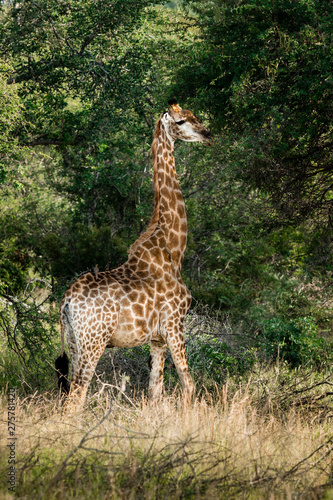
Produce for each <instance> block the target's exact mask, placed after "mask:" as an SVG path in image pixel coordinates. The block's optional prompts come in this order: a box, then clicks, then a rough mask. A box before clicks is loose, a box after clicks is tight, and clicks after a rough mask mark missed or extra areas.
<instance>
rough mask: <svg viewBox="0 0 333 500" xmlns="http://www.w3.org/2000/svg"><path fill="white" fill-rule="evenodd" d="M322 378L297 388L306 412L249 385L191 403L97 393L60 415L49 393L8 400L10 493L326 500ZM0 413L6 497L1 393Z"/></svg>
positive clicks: (332, 437)
mask: <svg viewBox="0 0 333 500" xmlns="http://www.w3.org/2000/svg"><path fill="white" fill-rule="evenodd" d="M266 376H267V377H268V378H269V373H268V372H267V373H266ZM270 378H271V379H272V378H274V377H273V376H272V373H270ZM308 382H309V380H308ZM324 382H325V381H324ZM324 382H323V383H322V384H319V385H317V386H316V388H315V389H316V392H315V393H314V392H313V391H314V388H312V389H309V387H311V386H309V385H308V386H307V390H305V394H306V396H305V395H304V394H303V395H302V397H307V398H308V399H307V405H306V407H305V406H304V405H299V404H295V405H293V404H290V405H289V407H288V408H287V407H285V408H282V409H281V407H279V405H278V404H277V403H276V404H275V406H274V409H272V405H271V404H270V405H267V404H266V403H265V404H263V403H262V400H261V402H260V401H259V399H258V396H257V392H258V391H257V385H258V384H257V380H252V382H249V383H247V384H245V383H244V385H243V386H239V387H238V388H237V389H236V388H235V387H232V389H231V388H228V386H227V385H226V386H224V387H223V388H222V390H221V391H216V394H215V395H214V398H213V397H212V396H210V395H209V394H206V395H204V396H202V397H201V398H198V399H196V400H195V401H194V403H193V404H192V405H191V406H184V404H183V403H182V400H181V397H180V396H179V395H177V394H174V395H173V396H169V397H165V398H164V399H163V401H161V402H159V403H149V402H147V400H146V399H145V398H142V399H137V400H130V399H129V398H127V397H126V396H125V395H124V394H122V392H121V391H120V390H118V389H115V388H113V391H112V393H110V391H109V390H106V389H105V390H103V391H100V392H99V394H98V395H96V394H95V396H93V397H91V398H90V400H89V402H88V405H87V408H86V409H85V410H83V411H82V412H81V413H80V414H77V415H75V416H66V415H62V413H61V407H60V405H59V401H58V400H57V399H56V397H55V396H54V395H53V396H52V395H43V396H40V395H37V394H36V395H34V396H31V397H29V398H25V399H19V398H17V401H16V403H17V404H16V411H15V413H16V419H17V430H16V437H17V442H16V465H15V466H16V492H15V494H14V495H15V497H18V498H48V499H53V498H57V499H58V498H59V499H60V498H72V497H73V498H74V497H77V498H94V499H96V498H98V499H99V498H115V499H118V498H119V499H131V498H133V499H141V498H142V499H146V498H147V499H166V498H207V499H208V498H209V499H211V498H226V499H232V498H251V499H252V498H260V499H261V498H267V499H268V498H269V499H274V498H290V499H292V498H301V499H306V498H309V499H310V498H311V499H317V498H326V499H332V498H333V483H332V477H333V464H332V457H333V430H332V422H331V419H332V412H331V408H330V406H329V404H326V410H327V411H326V413H323V404H322V403H323V399H324V398H323V397H322V398H321V397H320V395H324V396H325V397H326V396H327V385H326V383H327V384H329V387H330V382H329V381H327V379H326V383H324ZM311 383H312V382H311ZM312 385H313V383H312ZM273 386H274V384H273ZM318 388H319V389H320V391H321V392H320V393H318ZM109 389H110V388H109ZM294 389H295V388H294ZM283 390H284V391H285V392H286V391H287V392H288V391H289V392H290V390H291V389H290V387H289V388H288V387H287V389H283ZM295 390H296V391H297V390H299V388H297V387H296V389H295ZM311 391H312V392H311ZM325 391H326V392H325ZM276 394H277V393H276ZM311 394H312V403H311V404H310V402H309V401H310V399H309V398H310V396H311ZM284 396H285V395H284ZM275 397H277V396H275ZM213 399H214V400H213ZM284 399H285V397H284ZM282 400H283V397H282ZM294 400H295V401H296V400H297V398H296V397H294ZM317 401H320V405H319V403H318V404H316V402H317ZM1 408H2V411H3V418H2V423H1V425H2V430H1V435H2V436H3V438H4V439H3V443H2V445H3V446H4V448H5V450H4V449H3V450H2V453H1V457H2V459H1V462H2V475H1V476H2V482H1V491H2V492H3V495H6V496H4V497H5V498H10V496H9V492H8V490H7V484H6V474H7V472H8V464H7V456H8V448H6V444H7V436H8V429H7V399H6V396H3V397H2V404H1ZM318 415H320V418H319V417H318ZM6 492H7V493H6Z"/></svg>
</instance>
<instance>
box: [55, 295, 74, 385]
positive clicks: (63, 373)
mask: <svg viewBox="0 0 333 500" xmlns="http://www.w3.org/2000/svg"><path fill="white" fill-rule="evenodd" d="M66 308H68V304H66V306H65V307H64V314H65V317H66V319H67V310H66ZM60 330H61V355H60V356H59V357H58V358H57V359H56V360H55V363H54V364H55V369H56V371H57V377H58V387H59V389H60V391H61V392H62V393H65V394H69V389H70V383H69V380H68V371H69V368H68V367H69V359H68V356H67V354H66V353H65V335H64V332H65V325H64V322H63V320H62V318H61V319H60Z"/></svg>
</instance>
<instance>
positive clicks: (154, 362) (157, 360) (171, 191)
mask: <svg viewBox="0 0 333 500" xmlns="http://www.w3.org/2000/svg"><path fill="white" fill-rule="evenodd" d="M180 120H182V125H177V124H176V122H177V121H180ZM183 120H184V122H183ZM175 139H181V140H185V141H199V142H208V140H209V132H208V131H207V130H206V129H205V128H204V127H203V126H202V124H201V121H200V120H199V119H197V118H195V117H194V115H193V114H192V113H191V112H190V111H187V110H182V109H181V108H180V106H179V105H175V104H173V105H171V106H170V108H169V111H168V112H165V113H163V115H162V117H161V118H160V119H159V121H158V122H157V125H156V130H155V134H154V139H153V145H152V153H153V166H154V185H155V198H154V212H153V215H152V218H151V221H150V224H149V226H148V228H147V230H146V231H145V232H144V233H143V234H141V236H140V237H139V238H138V240H137V241H136V242H135V243H134V244H133V245H132V246H131V248H130V250H129V256H128V260H127V262H125V264H123V265H122V266H120V267H119V268H117V269H115V270H113V271H105V272H94V273H87V274H84V275H83V276H81V277H80V278H78V279H77V280H76V282H75V283H73V284H72V285H71V286H70V287H69V288H68V290H67V291H66V293H65V295H64V298H63V300H62V304H61V309H60V323H61V330H62V339H63V335H64V334H65V335H66V340H67V344H68V349H69V352H70V355H71V362H72V381H71V390H70V398H69V399H70V400H73V399H75V398H76V400H77V403H82V402H83V400H84V398H85V395H86V392H87V389H88V385H89V383H90V381H91V378H92V376H93V373H94V370H95V368H96V365H97V362H98V360H99V358H100V356H101V354H102V353H103V351H104V349H105V348H106V347H133V346H138V345H142V344H144V343H147V342H150V343H151V375H150V382H149V393H150V395H151V396H152V397H155V396H159V395H160V393H161V391H162V385H163V367H164V355H165V350H166V347H167V345H168V346H169V349H170V352H171V355H172V358H173V361H174V364H175V366H176V369H177V372H178V374H179V377H180V380H181V383H182V386H183V388H184V389H185V391H187V393H189V394H191V393H192V391H193V382H192V379H191V376H190V373H189V369H188V364H187V360H186V353H185V344H184V337H183V321H184V318H185V315H186V313H187V311H188V309H189V307H190V302H191V295H190V292H189V291H188V289H187V288H186V286H185V284H184V283H183V281H182V278H181V275H180V270H181V266H182V262H183V259H184V253H185V248H186V240H187V220H186V211H185V204H184V200H183V197H182V194H181V190H180V185H179V181H178V179H177V174H176V171H175V168H174V157H173V145H174V141H175Z"/></svg>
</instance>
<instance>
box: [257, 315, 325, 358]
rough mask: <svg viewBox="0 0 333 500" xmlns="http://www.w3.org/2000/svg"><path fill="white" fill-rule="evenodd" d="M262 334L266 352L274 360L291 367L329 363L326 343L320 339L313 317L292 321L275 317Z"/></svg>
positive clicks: (268, 322) (266, 325) (267, 322)
mask: <svg viewBox="0 0 333 500" xmlns="http://www.w3.org/2000/svg"><path fill="white" fill-rule="evenodd" d="M263 335H264V339H265V353H266V355H267V356H269V357H271V358H272V359H274V360H276V359H277V358H279V359H281V360H282V361H286V362H287V363H289V364H290V365H291V366H292V367H297V366H299V365H301V364H307V363H309V364H314V365H317V366H325V365H326V364H327V361H328V355H327V350H326V349H325V347H326V343H325V341H324V339H323V338H321V337H319V336H318V327H317V325H316V323H315V322H314V321H313V319H312V318H299V319H297V320H293V321H285V320H281V319H278V318H274V319H272V320H269V321H266V322H265V323H264V325H263Z"/></svg>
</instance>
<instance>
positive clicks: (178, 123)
mask: <svg viewBox="0 0 333 500" xmlns="http://www.w3.org/2000/svg"><path fill="white" fill-rule="evenodd" d="M176 123H177V125H183V123H185V120H179V122H176Z"/></svg>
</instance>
